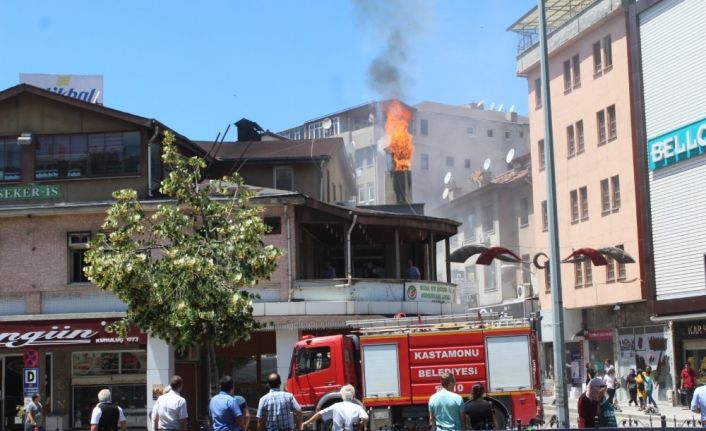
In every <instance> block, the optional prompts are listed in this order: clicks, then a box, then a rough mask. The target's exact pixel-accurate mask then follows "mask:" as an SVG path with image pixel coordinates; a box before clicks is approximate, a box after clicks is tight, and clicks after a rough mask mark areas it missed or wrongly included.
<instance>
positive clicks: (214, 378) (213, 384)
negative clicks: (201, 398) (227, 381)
mask: <svg viewBox="0 0 706 431" xmlns="http://www.w3.org/2000/svg"><path fill="white" fill-rule="evenodd" d="M206 353H207V355H206V356H207V362H208V388H209V391H210V392H209V394H210V395H211V396H214V395H216V394H217V393H218V380H219V377H218V363H217V362H216V345H215V344H214V343H213V341H207V342H206Z"/></svg>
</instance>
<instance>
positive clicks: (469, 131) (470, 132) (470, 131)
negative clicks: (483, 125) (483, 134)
mask: <svg viewBox="0 0 706 431" xmlns="http://www.w3.org/2000/svg"><path fill="white" fill-rule="evenodd" d="M466 133H467V134H469V135H475V134H476V129H475V128H473V127H467V128H466Z"/></svg>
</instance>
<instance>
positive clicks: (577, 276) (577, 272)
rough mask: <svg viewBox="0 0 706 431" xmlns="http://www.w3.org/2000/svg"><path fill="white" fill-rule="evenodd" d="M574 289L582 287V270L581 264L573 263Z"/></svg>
mask: <svg viewBox="0 0 706 431" xmlns="http://www.w3.org/2000/svg"><path fill="white" fill-rule="evenodd" d="M574 287H576V288H577V289H579V288H581V287H583V270H582V266H581V262H575V263H574Z"/></svg>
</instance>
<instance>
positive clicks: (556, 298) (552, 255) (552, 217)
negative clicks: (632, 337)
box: [537, 0, 569, 428]
mask: <svg viewBox="0 0 706 431" xmlns="http://www.w3.org/2000/svg"><path fill="white" fill-rule="evenodd" d="M538 2H539V5H538V10H537V13H538V14H539V49H540V52H541V60H540V66H541V83H542V106H543V108H544V109H543V112H544V154H545V164H546V174H547V218H548V222H549V223H548V224H549V226H548V228H549V270H550V276H551V292H552V299H553V301H552V315H553V316H554V340H553V343H554V381H555V382H556V384H555V385H554V399H555V400H556V413H557V419H558V421H559V428H569V405H568V404H567V399H568V396H567V393H566V378H565V377H566V353H565V347H564V301H563V300H562V293H561V268H560V267H561V261H560V258H559V229H558V225H557V211H556V179H555V174H554V144H553V140H552V108H551V97H550V96H551V92H550V91H549V50H548V47H547V22H546V11H545V4H544V2H545V0H538Z"/></svg>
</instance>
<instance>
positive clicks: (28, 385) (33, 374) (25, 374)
mask: <svg viewBox="0 0 706 431" xmlns="http://www.w3.org/2000/svg"><path fill="white" fill-rule="evenodd" d="M22 383H23V386H24V395H25V396H26V397H27V396H32V395H34V394H36V393H38V392H39V368H23V369H22Z"/></svg>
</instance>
